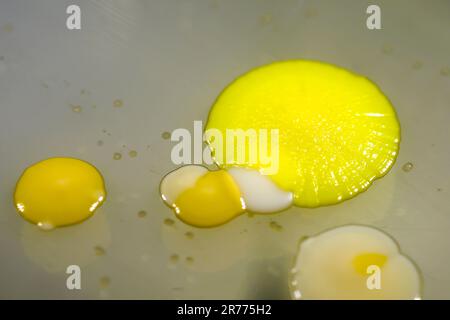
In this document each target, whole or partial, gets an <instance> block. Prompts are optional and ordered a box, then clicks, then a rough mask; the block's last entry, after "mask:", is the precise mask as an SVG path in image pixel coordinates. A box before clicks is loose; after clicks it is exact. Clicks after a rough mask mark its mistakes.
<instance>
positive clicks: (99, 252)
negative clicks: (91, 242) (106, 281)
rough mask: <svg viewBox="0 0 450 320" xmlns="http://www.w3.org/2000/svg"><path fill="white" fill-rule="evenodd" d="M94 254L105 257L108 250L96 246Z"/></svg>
mask: <svg viewBox="0 0 450 320" xmlns="http://www.w3.org/2000/svg"><path fill="white" fill-rule="evenodd" d="M94 252H95V255H96V256H104V255H105V254H106V250H105V249H104V248H103V247H101V246H95V247H94Z"/></svg>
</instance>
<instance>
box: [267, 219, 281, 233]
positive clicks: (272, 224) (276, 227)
mask: <svg viewBox="0 0 450 320" xmlns="http://www.w3.org/2000/svg"><path fill="white" fill-rule="evenodd" d="M269 226H270V228H271V229H272V230H274V231H282V230H283V227H282V226H281V225H279V224H278V223H277V222H276V221H271V222H270V224H269Z"/></svg>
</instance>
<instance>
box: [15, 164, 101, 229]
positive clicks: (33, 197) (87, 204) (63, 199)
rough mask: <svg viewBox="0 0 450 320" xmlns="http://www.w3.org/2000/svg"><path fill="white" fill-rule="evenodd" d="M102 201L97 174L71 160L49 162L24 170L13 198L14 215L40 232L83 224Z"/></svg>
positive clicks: (89, 167)
mask: <svg viewBox="0 0 450 320" xmlns="http://www.w3.org/2000/svg"><path fill="white" fill-rule="evenodd" d="M105 198H106V191H105V185H104V182H103V178H102V176H101V174H100V173H99V171H98V170H97V169H96V168H95V167H94V166H92V165H90V164H89V163H87V162H84V161H82V160H78V159H72V158H50V159H47V160H44V161H41V162H38V163H36V164H34V165H32V166H31V167H29V168H27V169H26V170H25V171H24V172H23V174H22V176H21V177H20V179H19V181H18V182H17V185H16V190H15V194H14V202H15V206H16V208H17V210H18V212H19V213H20V214H21V215H22V216H23V217H24V218H25V219H26V220H28V221H30V222H33V223H35V224H37V225H38V226H39V227H41V228H43V229H51V228H54V227H60V226H66V225H70V224H74V223H78V222H81V221H83V220H85V219H87V218H89V217H90V216H92V215H93V213H94V211H95V210H96V209H97V208H98V207H99V206H100V205H101V204H102V203H103V202H104V201H105Z"/></svg>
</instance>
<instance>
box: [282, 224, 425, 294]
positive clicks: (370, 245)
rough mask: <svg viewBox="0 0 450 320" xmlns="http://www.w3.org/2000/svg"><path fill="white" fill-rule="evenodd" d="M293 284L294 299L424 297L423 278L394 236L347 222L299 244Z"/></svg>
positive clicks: (292, 275) (292, 278)
mask: <svg viewBox="0 0 450 320" xmlns="http://www.w3.org/2000/svg"><path fill="white" fill-rule="evenodd" d="M375 272H378V274H375ZM376 277H379V278H378V280H377V279H376ZM377 281H379V282H378V284H377ZM290 287H291V295H292V298H293V299H420V295H421V277H420V275H419V272H418V270H417V268H416V266H415V265H414V263H413V262H411V260H409V259H408V258H407V257H405V256H404V255H403V254H402V253H401V252H400V249H399V247H398V245H397V243H396V242H395V241H394V240H393V239H392V238H391V237H389V236H388V235H386V234H385V233H383V232H381V231H379V230H378V229H374V228H371V227H366V226H358V225H349V226H343V227H338V228H335V229H332V230H329V231H325V232H323V233H321V234H319V235H316V236H314V237H309V238H306V239H305V240H303V241H302V242H301V243H300V247H299V252H298V255H297V257H296V259H295V262H294V267H293V269H292V271H291V279H290Z"/></svg>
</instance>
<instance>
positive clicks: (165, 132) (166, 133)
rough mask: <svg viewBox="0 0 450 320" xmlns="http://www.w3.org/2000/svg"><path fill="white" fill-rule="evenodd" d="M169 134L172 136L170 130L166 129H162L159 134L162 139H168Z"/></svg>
mask: <svg viewBox="0 0 450 320" xmlns="http://www.w3.org/2000/svg"><path fill="white" fill-rule="evenodd" d="M171 136H172V135H171V134H170V132H168V131H164V132H163V133H162V134H161V137H162V138H163V139H164V140H169V139H170V137H171Z"/></svg>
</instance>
